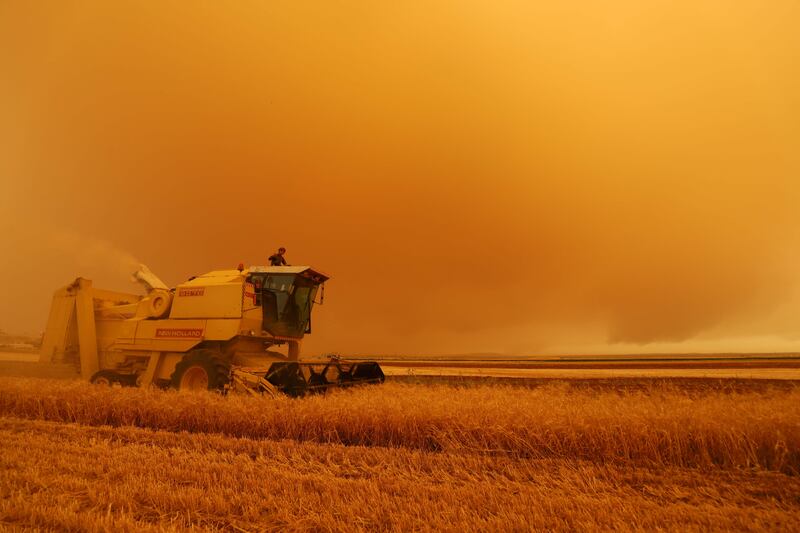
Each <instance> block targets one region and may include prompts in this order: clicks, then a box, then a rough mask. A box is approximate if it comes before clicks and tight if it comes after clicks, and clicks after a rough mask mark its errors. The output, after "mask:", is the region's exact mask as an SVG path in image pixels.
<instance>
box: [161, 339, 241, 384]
mask: <svg viewBox="0 0 800 533" xmlns="http://www.w3.org/2000/svg"><path fill="white" fill-rule="evenodd" d="M171 379H172V387H173V388H174V389H177V390H179V391H196V390H210V391H222V390H223V389H224V388H225V385H227V384H228V381H229V380H230V367H229V366H228V364H227V363H226V362H225V361H224V360H223V359H222V357H221V356H220V354H219V353H218V352H215V351H213V350H203V349H201V350H192V351H191V352H189V353H188V354H186V356H185V357H184V358H183V359H182V360H181V362H180V363H178V364H177V365H175V371H174V372H173V373H172V378H171Z"/></svg>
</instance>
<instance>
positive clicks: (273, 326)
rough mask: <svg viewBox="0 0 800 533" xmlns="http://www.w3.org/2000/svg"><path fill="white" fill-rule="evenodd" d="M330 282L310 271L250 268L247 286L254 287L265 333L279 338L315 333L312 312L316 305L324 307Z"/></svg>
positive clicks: (322, 275)
mask: <svg viewBox="0 0 800 533" xmlns="http://www.w3.org/2000/svg"><path fill="white" fill-rule="evenodd" d="M327 280H328V276H326V275H325V274H323V273H321V272H317V271H315V270H312V269H311V268H308V267H290V266H283V267H252V268H250V270H249V275H248V276H247V278H246V283H247V284H248V286H249V285H252V294H253V297H254V298H255V304H256V306H260V307H261V309H262V317H263V318H262V320H263V321H262V326H261V328H262V330H263V331H267V332H269V333H270V334H272V335H275V336H278V337H287V336H288V337H302V336H303V335H305V334H307V333H311V311H312V309H313V306H314V304H315V303H322V301H321V300H322V295H323V294H324V290H325V289H324V285H323V284H324V283H325V282H326V281H327ZM318 293H319V295H320V302H317V301H316V299H317V294H318Z"/></svg>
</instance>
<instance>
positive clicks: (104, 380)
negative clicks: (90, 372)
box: [89, 370, 117, 387]
mask: <svg viewBox="0 0 800 533" xmlns="http://www.w3.org/2000/svg"><path fill="white" fill-rule="evenodd" d="M89 382H90V383H92V384H93V385H101V386H103V387H110V386H112V385H113V384H114V383H117V379H116V374H114V373H113V372H109V371H108V370H101V371H100V372H97V373H96V374H95V375H94V376H92V379H90V380H89Z"/></svg>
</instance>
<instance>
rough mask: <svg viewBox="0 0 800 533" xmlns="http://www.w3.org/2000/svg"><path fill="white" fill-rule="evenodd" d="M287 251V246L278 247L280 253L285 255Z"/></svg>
mask: <svg viewBox="0 0 800 533" xmlns="http://www.w3.org/2000/svg"><path fill="white" fill-rule="evenodd" d="M285 253H286V248H284V247H283V246H281V247H280V248H278V255H283V254H285Z"/></svg>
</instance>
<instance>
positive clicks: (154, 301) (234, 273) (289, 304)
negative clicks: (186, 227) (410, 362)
mask: <svg viewBox="0 0 800 533" xmlns="http://www.w3.org/2000/svg"><path fill="white" fill-rule="evenodd" d="M134 278H135V279H136V280H137V281H139V282H141V283H142V284H143V285H144V286H145V288H146V289H147V294H146V295H144V296H137V295H133V294H126V293H117V292H111V291H105V290H100V289H95V288H93V287H92V283H91V281H89V280H86V279H82V278H78V279H77V280H76V281H75V282H73V283H72V284H70V285H68V286H67V287H64V288H63V289H60V290H59V291H57V292H56V293H55V295H54V296H53V304H52V307H51V310H50V316H49V319H48V324H47V328H46V330H45V337H44V340H43V343H42V352H41V356H40V360H41V362H43V363H72V364H74V365H75V366H76V368H77V369H79V371H80V373H81V375H82V376H83V377H84V378H85V379H89V380H91V381H93V382H97V383H106V384H120V385H139V386H149V385H150V384H155V385H159V386H164V387H167V386H172V387H174V388H177V389H179V390H186V389H209V390H220V391H228V390H243V391H246V392H250V393H264V392H266V393H269V394H277V393H279V392H283V393H286V394H289V395H293V396H299V395H303V394H305V393H307V392H313V391H324V390H327V389H329V388H332V387H344V386H350V385H355V384H360V383H381V382H383V380H384V375H383V371H382V370H381V368H380V366H379V365H378V364H377V363H375V362H373V361H359V362H348V361H343V360H340V359H338V358H325V359H316V360H307V359H302V360H301V358H300V347H301V344H302V340H303V337H304V336H305V335H306V334H309V333H311V314H312V310H313V307H314V305H315V303H321V301H322V295H323V291H322V286H323V284H324V283H325V282H326V281H327V280H328V279H329V276H327V275H325V274H323V273H322V272H320V271H317V270H315V269H313V268H311V267H308V266H278V267H273V266H269V267H250V268H244V267H243V266H242V267H240V268H239V269H237V270H218V271H213V272H209V273H207V274H203V275H201V276H196V277H193V278H190V279H189V280H187V281H186V282H184V283H181V284H179V285H178V286H177V287H175V288H174V289H169V288H168V287H167V286H166V285H165V284H164V283H163V282H162V281H161V280H159V279H158V277H156V276H155V275H154V274H153V273H152V272H150V271H149V270H148V269H147V268H146V267H142V268H141V269H140V270H139V271H137V272H136V273H135V274H134ZM283 348H286V350H285V352H286V353H282V352H281V350H282V349H283Z"/></svg>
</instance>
